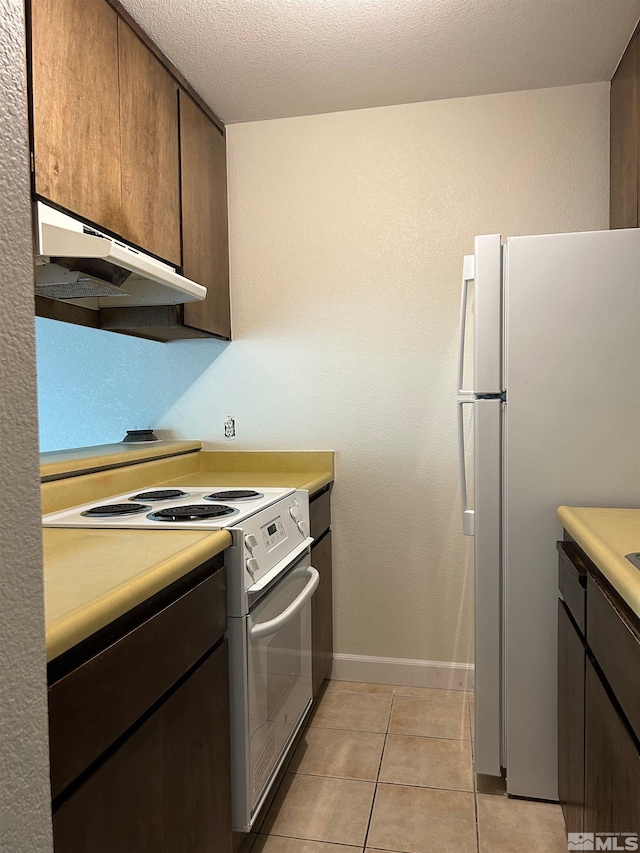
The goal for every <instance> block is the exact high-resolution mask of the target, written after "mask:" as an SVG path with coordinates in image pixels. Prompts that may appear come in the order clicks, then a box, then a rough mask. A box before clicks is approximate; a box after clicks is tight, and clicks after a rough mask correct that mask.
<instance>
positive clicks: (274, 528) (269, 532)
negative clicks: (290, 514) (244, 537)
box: [261, 516, 287, 551]
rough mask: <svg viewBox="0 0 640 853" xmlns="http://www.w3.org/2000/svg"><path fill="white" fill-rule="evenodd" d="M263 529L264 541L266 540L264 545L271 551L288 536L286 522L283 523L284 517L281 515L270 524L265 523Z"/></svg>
mask: <svg viewBox="0 0 640 853" xmlns="http://www.w3.org/2000/svg"><path fill="white" fill-rule="evenodd" d="M261 530H262V541H263V542H264V546H265V548H266V549H267V551H271V550H272V549H273V548H275V547H276V545H277V544H278V543H279V542H282V540H283V539H286V538H287V534H286V532H285V529H284V524H283V523H282V518H281V517H280V516H278V517H277V518H274V519H273V520H272V521H270V522H269V523H268V524H265V525H263V526H262V528H261Z"/></svg>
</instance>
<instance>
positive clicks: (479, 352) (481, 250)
mask: <svg viewBox="0 0 640 853" xmlns="http://www.w3.org/2000/svg"><path fill="white" fill-rule="evenodd" d="M474 273H475V287H474V358H473V393H474V394H476V395H477V394H499V393H500V392H501V391H503V390H504V384H503V382H502V246H501V241H500V235H499V234H490V235H487V236H483V237H476V239H475V244H474Z"/></svg>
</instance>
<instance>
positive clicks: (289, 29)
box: [124, 0, 640, 122]
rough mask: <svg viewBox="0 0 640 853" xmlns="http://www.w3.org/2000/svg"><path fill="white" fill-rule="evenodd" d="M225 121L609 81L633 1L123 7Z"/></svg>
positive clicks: (315, 1)
mask: <svg viewBox="0 0 640 853" xmlns="http://www.w3.org/2000/svg"><path fill="white" fill-rule="evenodd" d="M124 5H125V6H126V7H127V9H128V10H129V11H130V12H131V13H132V14H133V16H134V17H135V18H136V19H137V20H138V21H139V23H140V24H141V25H142V26H143V27H144V29H145V30H146V31H147V32H148V33H149V34H150V35H151V36H152V38H153V39H154V40H155V41H156V43H157V44H158V45H159V46H160V47H161V48H162V49H163V50H164V52H165V53H166V54H167V56H168V57H169V58H170V59H171V60H172V61H173V62H174V64H175V65H176V66H177V67H178V68H179V69H180V71H182V73H183V74H184V75H185V77H187V79H188V80H189V81H190V82H191V83H192V84H193V86H194V87H195V89H196V90H197V91H198V92H199V93H200V94H201V95H202V97H203V98H204V99H205V100H206V101H207V103H209V104H210V106H211V107H212V108H213V109H214V110H215V111H216V112H217V113H218V114H219V115H220V117H221V118H222V120H223V121H225V122H239V121H256V120H259V119H268V118H280V117H284V116H295V115H308V114H311V113H323V112H333V111H336V110H351V109H360V108H362V107H373V106H383V105H387V104H401V103H410V102H413V101H429V100H435V99H439V98H456V97H463V96H466V95H480V94H489V93H492V92H508V91H518V90H521V89H539V88H544V87H547V86H565V85H571V84H574V83H589V82H594V81H598V80H608V79H610V78H611V75H612V74H613V72H614V70H615V68H616V65H617V63H618V60H619V59H620V56H621V55H622V53H623V51H624V48H625V46H626V44H627V42H628V40H629V38H630V36H631V33H632V32H633V29H634V26H635V24H636V22H637V21H638V18H640V0H124Z"/></svg>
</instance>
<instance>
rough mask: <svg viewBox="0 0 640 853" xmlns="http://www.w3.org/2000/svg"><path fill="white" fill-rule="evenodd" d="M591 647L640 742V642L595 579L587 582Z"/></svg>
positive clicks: (588, 635)
mask: <svg viewBox="0 0 640 853" xmlns="http://www.w3.org/2000/svg"><path fill="white" fill-rule="evenodd" d="M587 643H588V645H589V648H590V649H591V651H592V653H593V655H594V657H595V659H596V661H597V662H598V665H599V666H600V669H601V670H602V672H603V674H604V677H605V678H606V679H607V681H608V682H609V686H610V687H611V689H612V691H613V693H614V695H615V697H616V699H617V700H618V702H619V704H620V707H621V708H622V710H623V712H624V714H625V716H626V718H627V720H628V722H629V724H630V725H631V728H632V729H633V731H634V733H635V735H636V737H637V738H639V739H640V679H639V678H638V673H639V672H640V638H639V637H638V634H637V633H636V631H635V630H634V628H632V626H631V625H630V624H629V622H628V621H627V620H626V618H625V617H624V616H623V615H622V614H621V613H620V612H619V611H618V610H617V609H616V607H615V604H614V603H613V601H612V599H611V598H610V596H609V594H608V593H607V591H606V590H605V589H604V587H603V586H602V585H601V584H599V583H598V581H596V580H595V579H594V578H593V577H592V576H591V575H589V577H588V580H587Z"/></svg>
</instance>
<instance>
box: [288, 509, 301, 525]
mask: <svg viewBox="0 0 640 853" xmlns="http://www.w3.org/2000/svg"><path fill="white" fill-rule="evenodd" d="M289 514H290V515H291V518H294V519H295V520H296V521H297V520H298V519H299V518H300V516H301V514H302V513H301V512H300V507H298V506H292V507H290V509H289Z"/></svg>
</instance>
